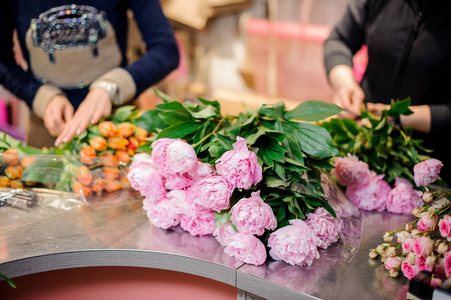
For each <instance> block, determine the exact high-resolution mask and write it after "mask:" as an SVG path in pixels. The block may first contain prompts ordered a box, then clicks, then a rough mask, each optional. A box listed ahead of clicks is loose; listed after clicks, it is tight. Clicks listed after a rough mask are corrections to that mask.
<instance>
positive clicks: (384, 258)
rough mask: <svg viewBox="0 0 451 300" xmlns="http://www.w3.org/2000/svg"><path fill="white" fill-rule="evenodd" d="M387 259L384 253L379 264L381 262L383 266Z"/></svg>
mask: <svg viewBox="0 0 451 300" xmlns="http://www.w3.org/2000/svg"><path fill="white" fill-rule="evenodd" d="M388 259H389V257H388V255H387V254H386V253H384V254H382V255H381V262H383V263H384V264H385V263H386V262H387V260H388Z"/></svg>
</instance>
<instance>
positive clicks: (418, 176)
mask: <svg viewBox="0 0 451 300" xmlns="http://www.w3.org/2000/svg"><path fill="white" fill-rule="evenodd" d="M442 166H443V164H442V162H440V161H439V160H437V159H434V158H430V159H427V160H425V161H423V162H421V163H418V164H417V165H415V167H414V172H415V176H414V182H415V183H416V185H417V187H420V186H426V185H428V184H429V183H433V182H435V181H436V180H437V179H438V177H439V172H440V169H441V167H442ZM331 174H332V175H334V176H335V177H336V179H337V181H338V183H339V184H341V185H342V186H345V187H346V196H347V197H348V198H349V199H350V200H351V202H352V203H354V204H355V205H356V206H357V207H358V208H359V209H362V210H369V211H383V210H387V211H389V212H391V213H397V214H410V213H411V211H412V210H413V209H414V208H417V207H420V206H421V205H422V204H423V201H422V196H423V192H422V191H421V190H418V189H415V188H414V186H413V184H412V183H411V182H410V181H408V180H406V179H403V178H401V177H397V178H396V180H395V184H394V187H393V188H392V187H391V186H390V185H389V184H388V183H387V182H386V181H385V180H384V179H383V178H384V175H383V174H382V175H377V174H376V172H374V171H372V170H370V169H369V166H368V164H366V163H365V162H362V161H359V159H358V158H357V157H355V156H352V155H349V154H348V156H347V157H337V158H335V169H333V170H332V171H331ZM425 196H426V197H429V196H430V193H427V194H426V195H425Z"/></svg>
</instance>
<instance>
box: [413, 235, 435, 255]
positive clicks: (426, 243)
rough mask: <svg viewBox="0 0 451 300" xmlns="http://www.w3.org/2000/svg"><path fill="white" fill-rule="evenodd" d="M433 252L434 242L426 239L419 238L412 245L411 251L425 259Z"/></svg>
mask: <svg viewBox="0 0 451 300" xmlns="http://www.w3.org/2000/svg"><path fill="white" fill-rule="evenodd" d="M432 250H434V242H433V241H432V240H431V239H430V238H428V237H425V236H423V237H420V238H418V239H416V240H415V243H414V244H413V251H414V252H415V254H416V255H419V256H423V257H426V256H428V255H429V254H431V253H432Z"/></svg>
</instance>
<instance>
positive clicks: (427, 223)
mask: <svg viewBox="0 0 451 300" xmlns="http://www.w3.org/2000/svg"><path fill="white" fill-rule="evenodd" d="M437 223H438V218H437V217H435V218H431V217H430V216H429V215H428V214H425V215H424V216H422V217H421V219H419V220H418V223H417V228H418V230H419V231H421V232H432V231H434V230H435V228H436V227H437Z"/></svg>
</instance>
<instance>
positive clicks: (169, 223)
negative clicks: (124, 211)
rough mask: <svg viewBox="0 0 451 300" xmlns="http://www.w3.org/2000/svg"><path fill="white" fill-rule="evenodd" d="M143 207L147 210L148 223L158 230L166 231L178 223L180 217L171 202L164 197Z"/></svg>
mask: <svg viewBox="0 0 451 300" xmlns="http://www.w3.org/2000/svg"><path fill="white" fill-rule="evenodd" d="M144 207H145V209H146V210H147V217H148V218H149V220H150V222H151V223H152V224H153V225H154V226H156V227H158V228H162V229H168V228H170V227H173V226H177V225H178V224H179V223H180V215H179V214H178V213H177V211H176V208H175V207H174V204H173V202H172V201H171V200H170V199H168V198H166V197H165V198H163V199H161V200H160V201H158V202H154V203H152V204H150V205H149V204H147V205H145V206H144Z"/></svg>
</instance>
